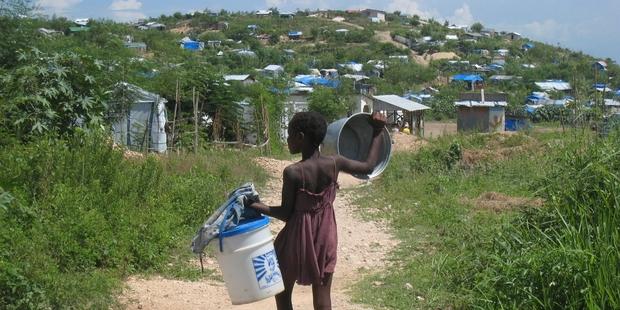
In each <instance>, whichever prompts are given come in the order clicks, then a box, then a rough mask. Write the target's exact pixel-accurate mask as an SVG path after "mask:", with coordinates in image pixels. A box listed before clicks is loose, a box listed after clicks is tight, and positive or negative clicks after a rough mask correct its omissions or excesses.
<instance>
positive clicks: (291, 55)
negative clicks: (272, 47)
mask: <svg viewBox="0 0 620 310" xmlns="http://www.w3.org/2000/svg"><path fill="white" fill-rule="evenodd" d="M282 51H283V52H284V54H285V55H286V57H287V58H294V57H295V51H294V50H292V49H290V48H287V49H283V50H282Z"/></svg>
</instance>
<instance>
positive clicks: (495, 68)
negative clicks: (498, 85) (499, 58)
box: [487, 64, 504, 71]
mask: <svg viewBox="0 0 620 310" xmlns="http://www.w3.org/2000/svg"><path fill="white" fill-rule="evenodd" d="M487 68H488V69H489V70H493V71H501V70H504V66H502V65H500V64H490V65H489V66H488V67H487Z"/></svg>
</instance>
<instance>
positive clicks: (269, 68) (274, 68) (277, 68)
mask: <svg viewBox="0 0 620 310" xmlns="http://www.w3.org/2000/svg"><path fill="white" fill-rule="evenodd" d="M263 70H266V71H284V67H282V66H280V65H268V66H267V67H265V68H264V69H263Z"/></svg>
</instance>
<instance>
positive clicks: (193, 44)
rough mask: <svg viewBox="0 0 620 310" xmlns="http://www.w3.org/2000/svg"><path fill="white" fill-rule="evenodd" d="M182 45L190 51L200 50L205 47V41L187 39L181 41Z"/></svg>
mask: <svg viewBox="0 0 620 310" xmlns="http://www.w3.org/2000/svg"><path fill="white" fill-rule="evenodd" d="M181 46H182V47H183V48H184V49H186V50H190V51H199V50H202V49H203V48H204V43H202V42H198V41H185V42H183V43H181Z"/></svg>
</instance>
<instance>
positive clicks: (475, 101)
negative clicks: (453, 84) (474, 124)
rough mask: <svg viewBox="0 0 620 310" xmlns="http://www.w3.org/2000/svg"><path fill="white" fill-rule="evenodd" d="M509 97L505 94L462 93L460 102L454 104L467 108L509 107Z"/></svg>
mask: <svg viewBox="0 0 620 310" xmlns="http://www.w3.org/2000/svg"><path fill="white" fill-rule="evenodd" d="M507 101H508V95H507V94H505V93H488V94H484V99H483V98H482V93H462V94H461V96H460V97H459V100H458V101H456V102H455V103H454V105H456V106H465V107H496V106H501V107H505V106H507V105H508V102H507Z"/></svg>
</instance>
